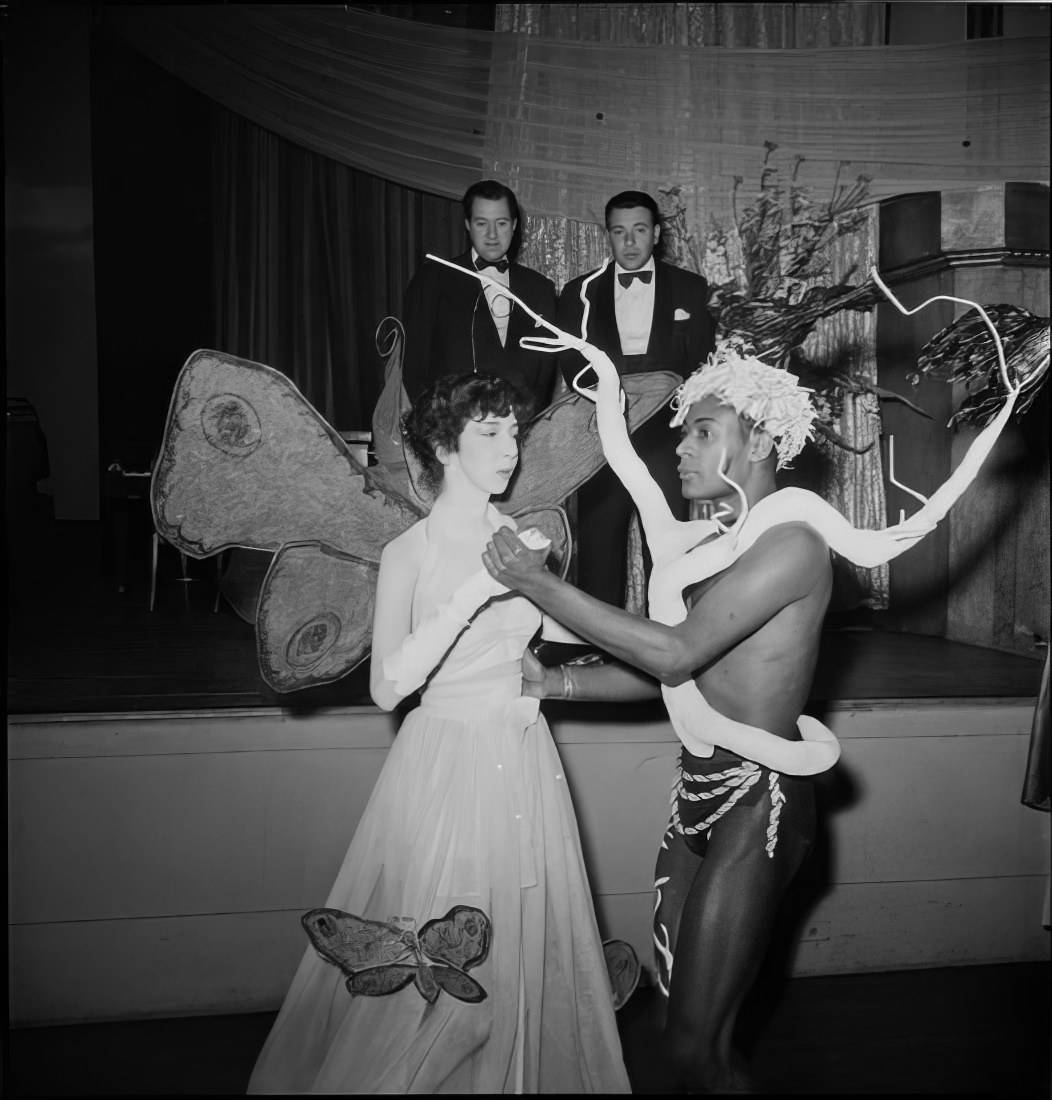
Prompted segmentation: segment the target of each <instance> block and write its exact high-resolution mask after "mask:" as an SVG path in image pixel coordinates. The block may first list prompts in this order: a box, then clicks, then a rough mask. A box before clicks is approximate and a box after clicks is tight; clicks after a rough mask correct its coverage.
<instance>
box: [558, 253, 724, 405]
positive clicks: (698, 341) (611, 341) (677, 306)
mask: <svg viewBox="0 0 1052 1100" xmlns="http://www.w3.org/2000/svg"><path fill="white" fill-rule="evenodd" d="M586 278H587V275H579V276H578V277H577V278H576V279H572V280H571V281H570V282H568V283H567V284H566V286H564V287H563V290H562V293H561V294H560V295H559V308H558V315H557V316H558V325H559V328H561V329H563V330H564V331H565V332H570V333H573V335H575V336H577V335H580V332H581V317H582V315H583V313H584V305H583V304H582V302H581V284H582V283H583V282H584V280H585V279H586ZM708 296H709V286H708V283H707V282H706V281H705V280H704V279H703V278H702V277H701V276H700V275H695V274H694V272H692V271H684V270H683V268H681V267H674V266H673V265H672V264H667V263H665V262H664V261H662V260H657V261H655V263H654V316H653V320H652V321H651V325H650V342H649V343H648V344H647V350H646V355H645V356H644V357H643V359H642V361H639V360H634V361H633V363H632V366H631V369H630V370H629V373H632V374H638V373H642V372H643V371H660V370H667V371H672V372H673V373H675V374H678V375H679V376H680V377H681V378H686V377H687V376H688V375H689V374H691V373H692V372H693V371H695V370H697V369H698V367H699V366H701V364H702V363H703V362H704V361H705V359H706V358H707V357H708V355H709V353H710V352H711V351H712V350H713V349H714V348H715V346H716V326H715V323H714V322H713V320H712V317H711V316H710V315H709V311H708V310H707V309H706V307H705V303H706V302H707V300H708ZM588 301H589V302H590V303H591V308H590V309H589V311H588V342H589V343H590V344H594V345H595V346H596V347H597V348H599V349H600V350H601V351H605V352H606V354H607V355H609V356H610V358H611V359H612V360H613V363H614V366H616V367H617V370H618V373H619V374H624V373H625V366H626V364H625V357H624V355H622V353H621V337H620V334H619V333H618V330H617V317H616V315H615V313H614V265H613V264H610V265H609V267H607V269H606V270H605V271H604V272H603V274H602V275H600V276H599V278H597V279H595V280H594V281H593V282H592V283H591V284H590V286H589V287H588ZM559 365H560V368H561V369H562V372H563V376H564V377H565V379H566V383H567V385H571V384H572V382H573V379H574V375H576V374H577V372H578V371H579V370H580V369H581V367H583V366H584V365H585V359H584V356H582V355H581V354H580V353H579V352H575V351H567V352H563V353H562V354H561V355H560V356H559ZM585 382H586V384H587V383H588V379H587V377H586V379H585ZM594 383H595V379H594V377H593V379H592V382H591V384H593V385H594Z"/></svg>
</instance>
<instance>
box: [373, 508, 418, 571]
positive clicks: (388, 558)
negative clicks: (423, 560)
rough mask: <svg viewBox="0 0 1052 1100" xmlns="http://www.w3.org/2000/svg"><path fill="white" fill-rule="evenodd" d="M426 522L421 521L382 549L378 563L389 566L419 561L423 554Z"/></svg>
mask: <svg viewBox="0 0 1052 1100" xmlns="http://www.w3.org/2000/svg"><path fill="white" fill-rule="evenodd" d="M426 525H427V520H426V519H421V520H418V521H417V522H416V523H414V524H413V526H412V527H410V528H409V529H408V530H407V531H403V532H402V533H401V534H400V535H397V536H396V537H395V538H393V539H391V541H390V542H389V543H388V544H387V545H386V546H385V547H384V548H383V551H382V553H381V554H380V563H381V565H382V564H384V563H389V564H391V565H398V564H403V565H404V564H411V563H413V562H415V561H419V560H420V556H421V554H422V553H423V552H424V540H425V538H426V535H427V527H426Z"/></svg>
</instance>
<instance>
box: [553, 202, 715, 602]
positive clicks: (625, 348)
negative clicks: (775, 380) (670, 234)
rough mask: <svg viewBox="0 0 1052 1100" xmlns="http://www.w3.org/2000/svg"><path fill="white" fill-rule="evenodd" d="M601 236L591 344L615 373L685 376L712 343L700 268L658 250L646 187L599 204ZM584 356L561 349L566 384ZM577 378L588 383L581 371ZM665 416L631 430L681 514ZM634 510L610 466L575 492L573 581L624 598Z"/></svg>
mask: <svg viewBox="0 0 1052 1100" xmlns="http://www.w3.org/2000/svg"><path fill="white" fill-rule="evenodd" d="M606 235H607V240H608V241H609V244H610V251H611V253H612V257H613V260H614V262H613V263H612V264H610V266H609V267H608V268H607V269H606V271H604V272H603V274H602V275H600V276H599V278H597V279H595V280H594V281H593V282H592V283H590V284H589V287H588V292H587V293H588V300H589V302H590V303H591V305H590V309H589V311H588V341H589V343H591V344H594V345H595V346H596V347H598V348H600V349H601V350H602V351H605V352H606V354H607V355H609V356H610V358H611V359H612V360H613V362H614V365H615V366H616V367H617V369H618V372H619V373H620V374H621V375H626V374H641V373H644V372H647V371H671V372H672V373H673V374H677V375H679V377H680V378H687V377H688V375H690V374H691V373H692V372H693V371H695V370H697V368H698V367H699V366H700V365H701V363H703V362H704V361H705V359H706V358H707V357H708V355H709V353H710V352H712V350H713V349H714V348H715V329H716V326H715V324H714V323H713V320H712V318H711V316H710V315H709V313H708V310H707V309H706V302H707V300H708V284H707V283H706V281H705V280H704V279H703V278H702V277H701V276H700V275H695V274H694V273H693V272H690V271H685V270H683V269H682V268H679V267H675V266H673V265H672V264H668V263H665V262H663V261H662V260H658V259H655V256H654V252H655V250H656V249H657V248H658V247H659V245H660V242H661V217H660V213H659V211H658V206H657V203H656V202H655V201H654V200H653V199H652V198H651V197H650V195H648V194H646V193H645V192H643V191H623V192H621V194H619V195H615V196H614V197H613V198H612V199H611V200H610V201H609V202H608V203H607V204H606ZM586 278H587V274H585V275H580V276H578V277H577V278H576V279H573V280H572V281H571V282H569V283H567V284H566V286H565V287H563V291H562V293H561V294H560V295H559V308H558V325H559V327H560V328H561V329H563V330H565V331H566V332H573V333H579V332H580V331H581V319H582V316H583V314H584V303H583V302H582V301H581V285H582V283H583V282H584V280H585V279H586ZM585 365H586V364H585V360H584V357H583V356H581V355H580V354H578V353H577V352H565V353H564V354H563V355H562V356H560V367H561V369H562V372H563V376H564V377H565V379H566V383H567V385H569V384H571V383H572V382H573V379H574V376H575V375H576V374H577V372H578V371H579V370H581V368H582V367H584V366H585ZM582 381H583V382H584V383H585V384H586V385H587V384H589V380H588V377H587V375H586V376H585V377H584V378H583V379H582ZM592 384H594V378H593V379H592ZM669 419H670V417H669V416H666V415H664V414H663V413H659V414H658V415H656V416H654V417H652V418H651V419H650V420H649V421H648V422H647V423H646V424H644V425H643V427H641V428H639V429H638V430H637V431H636V432H634V433H633V435H632V442H633V444H634V445H635V448H636V451H637V452H638V454H639V456H640V458H642V459H643V461H644V462H645V463H646V465H647V469H649V470H650V473H651V475H652V476H653V478H654V480H655V481H656V482H657V483H658V484H659V485H660V486H661V488H662V490H663V491H664V493H665V497H666V499H667V500H668V502H669V506H670V507H671V508H672V510H673V513H674V514H675V515H676V516H678V517H679V518H680V519H686V518H688V517H687V503H686V501H685V500H684V498H683V495H682V493H681V492H680V480H679V473H678V469H677V461H678V460H677V458H676V453H675V447H676V442H677V438H676V433H675V432H673V431H672V429H671V428H669V426H668V422H669ZM631 515H632V502H631V499H630V498H629V495H628V493H627V492H626V491H625V489H624V487H623V486H622V485H621V482H620V481H619V480H618V479H617V477H616V476H615V475H614V473H613V471H612V470H611V469H610V468H609V467H608V466H604V467H603V469H602V470H600V471H599V473H598V474H596V475H595V477H593V478H591V479H590V480H589V481H588V482H587V483H586V484H585V485H584V486H582V488H581V489H580V491H579V492H578V494H577V532H576V534H577V585H578V587H579V588H581V589H583V590H584V591H585V592H587V593H589V595H592V596H596V597H597V598H598V599H601V600H605V601H606V602H607V603H611V604H615V605H616V606H618V607H623V606H624V597H625V580H626V572H627V569H626V561H625V546H626V541H627V537H628V524H629V520H630V518H631ZM647 565H648V567H649V562H647Z"/></svg>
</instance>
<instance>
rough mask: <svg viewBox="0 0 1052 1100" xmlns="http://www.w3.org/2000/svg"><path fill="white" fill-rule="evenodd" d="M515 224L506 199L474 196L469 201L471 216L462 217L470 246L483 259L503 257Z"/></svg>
mask: <svg viewBox="0 0 1052 1100" xmlns="http://www.w3.org/2000/svg"><path fill="white" fill-rule="evenodd" d="M516 224H517V223H516V221H515V219H514V218H513V217H512V216H511V209H510V208H509V206H508V200H507V199H483V198H479V197H476V198H474V199H473V200H472V202H471V217H470V218H465V219H464V228H465V229H467V231H468V236H469V237H470V238H471V244H472V247H473V248H474V249H475V251H476V252H477V253H478V254H479V255H480V256H481V257H482V258H483V259H484V260H502V259H503V258H504V256H505V255H506V254H507V251H508V249H509V248H511V238H512V236H513V235H514V233H515V226H516Z"/></svg>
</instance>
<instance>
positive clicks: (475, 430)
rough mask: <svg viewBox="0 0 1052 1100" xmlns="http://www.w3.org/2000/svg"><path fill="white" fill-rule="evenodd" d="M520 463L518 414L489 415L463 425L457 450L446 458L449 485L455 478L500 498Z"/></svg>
mask: <svg viewBox="0 0 1052 1100" xmlns="http://www.w3.org/2000/svg"><path fill="white" fill-rule="evenodd" d="M518 464H519V423H518V421H517V420H516V419H515V414H514V413H509V414H508V415H507V416H494V415H493V414H490V415H489V416H486V417H485V418H483V419H482V420H469V421H468V422H467V423H466V424H465V425H464V430H463V431H462V432H461V433H460V438H459V440H458V441H457V449H456V451H454V452H453V453H451V454H450V455H448V456H447V462H446V482H447V483H448V482H449V481H450V479H451V478H456V479H457V480H458V481H466V483H467V484H469V485H471V486H474V487H475V488H476V489H480V490H481V491H482V492H484V493H486V494H487V495H488V496H500V494H501V493H503V492H504V491H505V489H507V487H508V482H509V481H511V475H512V474H513V473H515V467H516V466H517V465H518Z"/></svg>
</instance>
